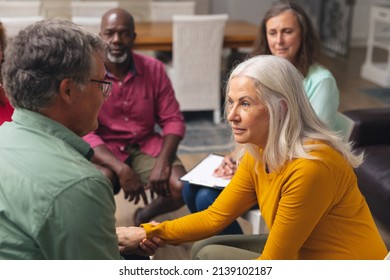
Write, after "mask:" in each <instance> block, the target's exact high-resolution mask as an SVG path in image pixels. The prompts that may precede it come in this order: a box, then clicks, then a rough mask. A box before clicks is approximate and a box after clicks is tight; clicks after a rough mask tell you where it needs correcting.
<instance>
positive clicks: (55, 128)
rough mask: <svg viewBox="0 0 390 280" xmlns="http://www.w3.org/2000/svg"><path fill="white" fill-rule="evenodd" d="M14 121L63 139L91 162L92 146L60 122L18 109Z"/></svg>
mask: <svg viewBox="0 0 390 280" xmlns="http://www.w3.org/2000/svg"><path fill="white" fill-rule="evenodd" d="M12 120H13V121H14V122H15V123H17V124H20V125H22V126H26V127H30V128H33V129H35V130H39V131H41V132H43V133H46V134H49V135H51V136H54V137H56V138H59V139H61V140H62V141H64V142H65V143H67V144H68V145H70V146H71V147H73V148H74V149H75V150H76V151H78V152H79V153H80V154H81V155H83V156H84V157H85V158H86V159H88V160H90V159H91V158H92V156H93V154H94V152H93V150H92V149H91V146H90V145H89V144H88V143H87V142H85V141H84V140H83V139H82V138H81V137H79V136H78V135H77V134H75V133H74V132H73V131H71V130H70V129H68V128H67V127H65V126H64V125H62V124H60V123H59V122H56V121H54V120H52V119H50V118H48V117H46V116H44V115H42V114H39V113H36V112H33V111H30V110H26V109H21V108H16V109H15V112H14V114H13V116H12Z"/></svg>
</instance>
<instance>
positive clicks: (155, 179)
mask: <svg viewBox="0 0 390 280" xmlns="http://www.w3.org/2000/svg"><path fill="white" fill-rule="evenodd" d="M100 35H101V37H102V38H103V40H105V41H106V42H107V43H108V49H107V55H106V61H105V65H106V69H107V74H106V79H107V80H109V81H110V82H112V84H113V88H112V91H111V95H110V96H108V97H107V100H106V101H105V104H104V105H103V107H102V108H101V110H100V113H99V118H98V119H99V127H98V129H97V130H96V131H94V132H93V133H90V134H89V135H87V136H86V137H85V138H84V139H85V140H86V141H87V142H89V143H90V144H91V146H92V147H93V149H94V151H95V156H94V158H93V162H94V163H95V164H96V165H97V167H98V168H99V169H100V170H102V172H103V173H104V174H106V175H107V176H108V177H109V178H110V179H111V181H112V182H113V183H114V186H115V185H118V186H119V187H120V188H122V190H123V191H124V193H125V198H126V199H128V200H129V201H133V200H134V202H135V203H136V204H137V203H138V202H139V201H140V199H141V198H142V199H143V201H144V203H145V204H146V206H145V207H144V208H139V209H137V211H136V212H135V215H134V222H135V224H136V225H139V224H140V223H144V222H148V221H150V220H152V219H153V218H154V217H155V216H158V215H161V214H164V213H167V212H171V211H174V210H177V209H179V208H180V207H181V206H183V204H184V203H183V200H182V196H181V189H182V182H181V181H180V180H179V178H180V177H181V176H183V175H184V174H185V169H184V167H183V165H182V163H181V162H180V160H179V159H178V158H177V157H176V151H177V147H178V145H179V143H180V141H181V139H182V138H183V137H184V133H185V124H184V118H183V115H182V114H181V112H180V108H179V104H178V102H177V100H176V99H175V95H174V91H173V88H172V85H171V82H170V80H169V78H168V77H167V75H166V72H165V67H164V65H163V64H162V63H161V62H160V61H158V60H157V59H154V58H151V57H147V56H144V55H140V54H136V53H134V52H133V51H132V46H133V43H134V40H135V38H136V33H135V31H134V20H133V17H132V16H131V14H129V13H128V12H127V11H126V10H124V9H121V8H115V9H112V10H110V11H108V12H107V13H105V14H104V15H103V17H102V22H101V31H100ZM156 125H158V126H159V128H160V130H161V133H159V132H157V131H155V127H156ZM145 189H149V190H150V191H151V194H152V196H151V197H152V199H153V198H154V194H157V198H155V199H153V200H152V201H151V202H150V203H148V201H147V196H146V193H145Z"/></svg>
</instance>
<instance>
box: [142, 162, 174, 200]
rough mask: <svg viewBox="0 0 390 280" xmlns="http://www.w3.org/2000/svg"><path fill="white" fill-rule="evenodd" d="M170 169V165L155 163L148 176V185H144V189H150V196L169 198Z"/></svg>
mask: <svg viewBox="0 0 390 280" xmlns="http://www.w3.org/2000/svg"><path fill="white" fill-rule="evenodd" d="M171 168H172V167H171V165H170V164H169V163H168V162H166V161H162V160H157V161H156V163H155V165H154V166H153V169H152V171H151V173H150V176H149V183H148V184H147V185H146V188H147V189H150V191H151V193H152V194H153V193H156V194H158V195H162V196H170V190H169V177H170V176H171ZM152 199H153V195H152Z"/></svg>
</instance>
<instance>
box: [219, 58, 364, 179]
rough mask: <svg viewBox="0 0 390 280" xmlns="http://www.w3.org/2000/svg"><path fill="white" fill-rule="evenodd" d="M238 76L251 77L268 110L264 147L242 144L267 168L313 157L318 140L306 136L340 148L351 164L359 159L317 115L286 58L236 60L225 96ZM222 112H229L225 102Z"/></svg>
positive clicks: (356, 163)
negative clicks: (311, 142)
mask: <svg viewBox="0 0 390 280" xmlns="http://www.w3.org/2000/svg"><path fill="white" fill-rule="evenodd" d="M237 76H244V77H247V78H250V79H252V80H253V82H254V84H255V88H256V90H257V94H258V97H259V99H260V100H261V102H262V103H263V104H264V105H265V106H266V107H267V109H268V113H269V134H268V139H267V144H266V146H265V148H264V150H263V151H260V149H259V147H258V146H256V145H253V144H245V145H244V146H243V147H244V149H246V150H248V151H249V152H250V153H251V154H252V156H254V158H255V159H256V161H257V162H259V161H262V162H263V163H264V164H267V167H268V169H269V170H273V171H275V170H278V169H279V168H281V167H283V166H284V164H285V163H286V162H287V161H290V160H293V159H296V158H308V159H314V157H313V156H311V155H309V153H308V152H310V151H312V150H314V149H316V148H318V144H308V140H319V141H322V142H326V143H328V144H329V145H330V146H332V147H333V148H334V149H336V150H337V151H339V152H340V153H341V154H342V155H343V156H344V158H345V159H346V160H347V161H348V162H349V163H350V164H351V166H352V167H357V166H359V165H360V164H361V163H362V161H363V154H362V153H361V154H354V153H353V152H352V145H351V143H345V142H344V141H343V140H342V138H341V136H339V135H338V134H337V133H335V132H334V131H332V130H331V129H330V128H329V127H328V126H327V125H326V124H325V123H324V122H323V121H321V120H320V119H319V118H318V116H317V115H316V113H315V112H314V110H313V108H312V106H311V104H310V103H309V100H308V99H307V96H306V94H305V91H304V88H303V76H302V75H301V74H300V73H299V71H298V70H297V69H296V68H295V66H293V65H292V64H291V63H290V62H289V61H287V60H286V59H285V58H282V57H278V56H274V55H259V56H255V57H253V58H251V59H248V60H246V61H244V62H242V63H241V64H239V65H238V66H237V67H236V68H235V69H234V70H233V71H232V73H231V74H230V77H229V80H228V83H227V94H226V98H227V97H228V95H229V88H230V82H231V81H232V79H234V78H235V77H237ZM225 104H227V102H225ZM225 113H226V114H227V113H228V107H227V106H226V107H225Z"/></svg>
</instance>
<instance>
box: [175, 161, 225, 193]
mask: <svg viewBox="0 0 390 280" xmlns="http://www.w3.org/2000/svg"><path fill="white" fill-rule="evenodd" d="M223 158H224V156H221V155H217V154H208V155H207V156H206V157H205V158H204V159H202V160H201V161H200V162H199V163H198V164H197V165H196V166H195V167H194V168H192V169H191V170H190V171H189V172H188V173H187V174H186V175H184V176H183V177H181V178H180V180H181V181H186V182H189V183H190V184H194V185H200V186H204V187H209V188H214V189H220V190H222V189H224V188H225V187H226V186H227V185H228V184H229V182H230V179H222V178H217V177H215V176H213V172H214V170H215V168H217V167H218V166H219V165H220V164H221V162H222V160H223Z"/></svg>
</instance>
